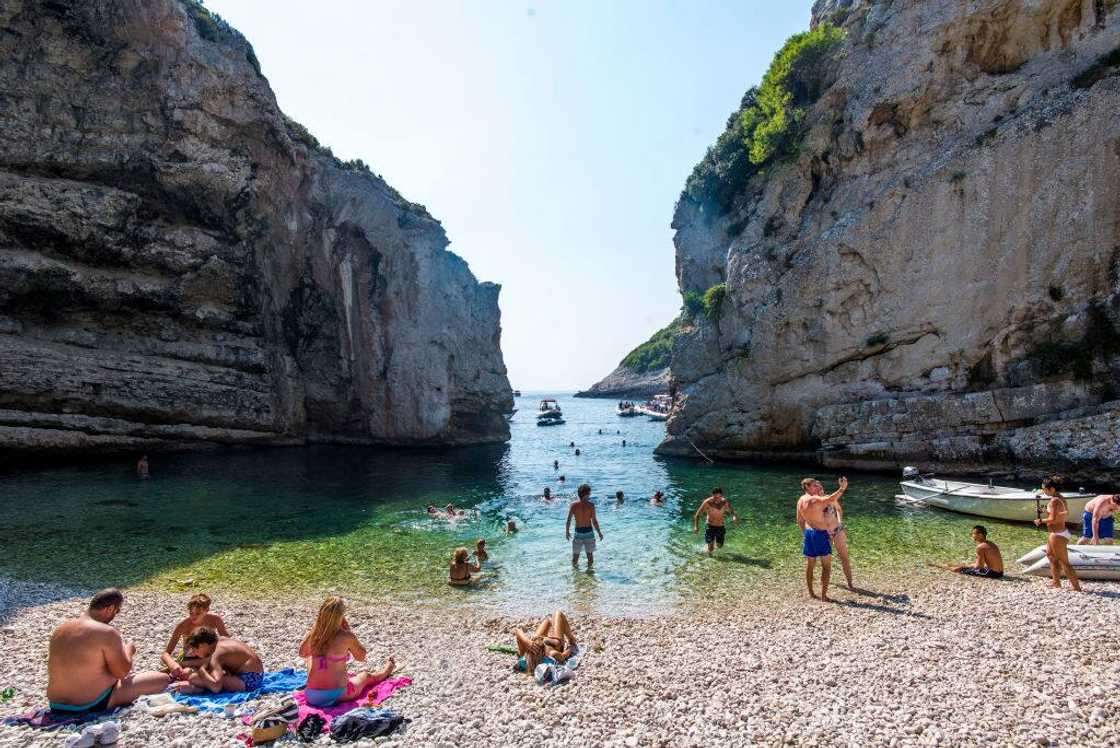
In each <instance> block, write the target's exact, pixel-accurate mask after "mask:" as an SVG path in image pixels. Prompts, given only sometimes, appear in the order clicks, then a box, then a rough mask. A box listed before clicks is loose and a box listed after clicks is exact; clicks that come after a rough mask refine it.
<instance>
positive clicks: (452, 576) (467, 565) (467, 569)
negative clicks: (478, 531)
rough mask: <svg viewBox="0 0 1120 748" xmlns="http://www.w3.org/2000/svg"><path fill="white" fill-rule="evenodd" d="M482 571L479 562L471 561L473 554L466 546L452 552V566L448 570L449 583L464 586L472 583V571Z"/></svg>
mask: <svg viewBox="0 0 1120 748" xmlns="http://www.w3.org/2000/svg"><path fill="white" fill-rule="evenodd" d="M472 571H473V572H479V571H482V567H481V566H479V565H478V564H472V563H471V554H470V551H468V550H467V549H466V548H456V549H455V551H454V552H453V553H452V554H451V568H450V570H449V572H448V580H447V581H448V583H450V584H454V585H456V586H464V585H468V584H470V583H471V572H472Z"/></svg>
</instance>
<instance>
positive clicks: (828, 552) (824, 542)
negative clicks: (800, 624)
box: [797, 477, 848, 602]
mask: <svg viewBox="0 0 1120 748" xmlns="http://www.w3.org/2000/svg"><path fill="white" fill-rule="evenodd" d="M817 482H818V481H817V479H816V478H805V479H804V480H802V481H801V488H802V490H803V491H804V492H805V493H803V494H801V498H799V499H798V500H797V526H798V527H800V528H801V533H802V546H801V552H802V554H804V556H805V585H806V586H807V587H808V588H809V597H812V598H816V597H817V595H816V593H814V592H813V568H814V566H815V565H816V562H817V561H818V560H819V561H820V565H821V595H820V599H821V600H823V601H825V602H829V599H828V581H829V577H830V576H831V575H832V544H831V542H830V537H829V532H828V528H829V522H828V520H827V519H826V515H827V514H829V513H834V512H835V511H836V509H835V507H834V505H835V503H836V501H837V500H839V498H840V497H841V496H843V495H844V491H846V490H847V489H848V479H847V478H844V477H841V478H840V481H839V487H838V488H837V489H836V490H835V491H834V492H832V493H831V494H829V495H828V496H821V495H820V494H819V493H815V494H814V493H809V490H810V487H812V486H813V484H815V483H817Z"/></svg>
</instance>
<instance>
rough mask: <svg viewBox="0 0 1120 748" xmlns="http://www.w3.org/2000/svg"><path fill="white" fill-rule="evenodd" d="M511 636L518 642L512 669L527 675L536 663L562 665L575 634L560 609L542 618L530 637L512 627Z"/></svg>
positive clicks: (573, 641)
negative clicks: (514, 663) (515, 662)
mask: <svg viewBox="0 0 1120 748" xmlns="http://www.w3.org/2000/svg"><path fill="white" fill-rule="evenodd" d="M513 638H514V640H515V641H516V642H517V664H516V665H514V666H513V669H514V670H516V671H517V672H519V673H528V674H529V675H532V674H533V671H534V670H536V669H537V665H541V664H546V665H562V664H564V663H565V662H567V661H568V658H569V657H571V656H572V652H573V650H574V649H575V647H576V637H575V635H574V634H573V633H572V627H571V625H569V624H568V617H567V616H565V615H564V613H563V612H561V611H559V610H557V611H556V612H555V613H553V614H552V615H551V616H548V617H547V618H545V619H544V620H543V621H541V623H540V625H539V626H537V630H536V631H535V632H534V633H533V635H532V636H529V635H528V634H526V633H525V632H524V631H522V630H521V629H514V630H513Z"/></svg>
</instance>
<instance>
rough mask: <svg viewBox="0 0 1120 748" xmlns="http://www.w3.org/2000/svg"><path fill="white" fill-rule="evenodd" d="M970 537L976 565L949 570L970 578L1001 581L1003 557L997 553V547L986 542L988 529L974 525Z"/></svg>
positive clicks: (988, 541) (990, 542)
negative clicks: (973, 547)
mask: <svg viewBox="0 0 1120 748" xmlns="http://www.w3.org/2000/svg"><path fill="white" fill-rule="evenodd" d="M970 535H971V536H972V540H973V542H975V543H976V563H974V564H972V565H971V566H966V565H964V564H962V565H960V566H953V567H950V569H951V570H952V571H955V572H957V573H959V574H967V575H968V576H970V577H987V578H988V579H1003V555H1002V554H1000V552H999V546H998V545H996V544H995V543H993V542H992V541H990V540H988V529H987V528H986V527H984V526H983V525H976V526H975V527H973V528H972V532H971V533H970Z"/></svg>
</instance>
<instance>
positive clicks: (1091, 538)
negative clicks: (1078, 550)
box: [1077, 493, 1120, 545]
mask: <svg viewBox="0 0 1120 748" xmlns="http://www.w3.org/2000/svg"><path fill="white" fill-rule="evenodd" d="M1117 509H1120V493H1118V494H1111V495H1109V494H1104V495H1103V496H1097V497H1095V498H1093V499H1090V500H1089V503H1087V504H1086V505H1085V511H1084V513H1083V514H1082V515H1081V522H1082V526H1081V537H1080V538H1078V540H1077V542H1078V544H1088V545H1112V541H1113V539H1114V538H1115V537H1116V532H1115V530H1114V529H1113V527H1112V525H1113V521H1114V520H1113V517H1112V515H1113V514H1115V513H1116V510H1117Z"/></svg>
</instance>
